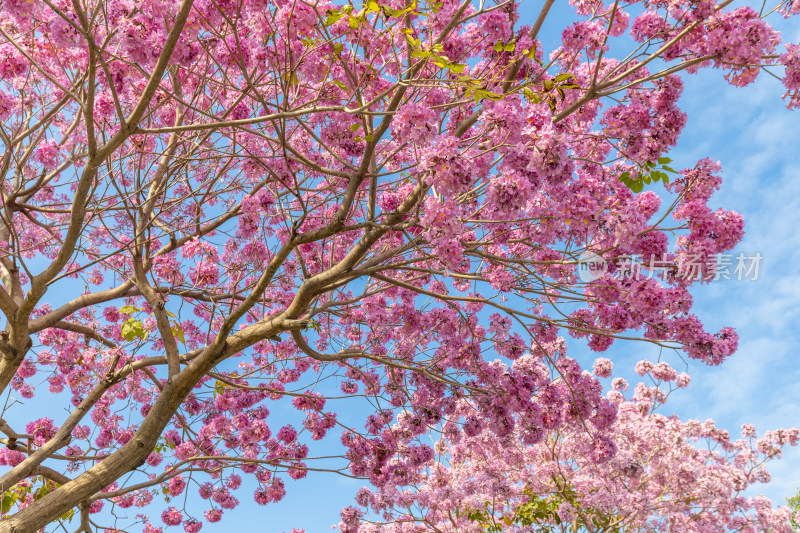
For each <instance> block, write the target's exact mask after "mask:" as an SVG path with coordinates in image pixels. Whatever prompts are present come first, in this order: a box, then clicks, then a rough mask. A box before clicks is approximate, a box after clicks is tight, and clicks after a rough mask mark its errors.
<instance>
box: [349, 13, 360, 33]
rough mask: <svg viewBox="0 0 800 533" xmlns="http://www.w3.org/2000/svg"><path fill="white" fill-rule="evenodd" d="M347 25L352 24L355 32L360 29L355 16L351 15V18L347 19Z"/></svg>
mask: <svg viewBox="0 0 800 533" xmlns="http://www.w3.org/2000/svg"><path fill="white" fill-rule="evenodd" d="M347 23H348V24H350V27H351V28H352V29H354V30H357V29H358V24H359V22H358V19H357V18H356V17H354V16H352V15H351V16H349V17H348V18H347Z"/></svg>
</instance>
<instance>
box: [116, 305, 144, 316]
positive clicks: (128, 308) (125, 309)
mask: <svg viewBox="0 0 800 533" xmlns="http://www.w3.org/2000/svg"><path fill="white" fill-rule="evenodd" d="M136 311H141V309H139V308H138V307H134V306H132V305H123V306H122V307H120V308H119V312H120V313H123V314H125V315H132V314H133V313H135V312H136Z"/></svg>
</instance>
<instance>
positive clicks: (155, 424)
mask: <svg viewBox="0 0 800 533" xmlns="http://www.w3.org/2000/svg"><path fill="white" fill-rule="evenodd" d="M730 3H731V0H725V1H722V2H719V3H717V2H714V1H711V0H657V1H656V0H647V1H626V2H620V1H614V2H611V3H603V2H600V1H598V0H574V1H572V2H571V4H572V5H573V6H574V8H575V12H576V17H577V20H578V22H576V23H574V24H572V25H570V26H569V27H567V28H565V29H564V30H563V33H562V43H561V45H560V46H559V47H558V48H557V49H555V50H546V49H544V47H543V45H542V44H541V42H540V41H539V40H538V36H539V33H540V30H541V29H542V28H543V26H544V25H545V24H552V23H553V21H552V20H551V19H549V18H548V14H549V12H550V9H551V7H552V6H553V4H554V0H545V1H543V2H541V3H539V2H537V3H536V6H535V12H534V13H533V14H531V13H529V12H522V11H520V9H519V8H520V6H519V5H517V3H515V2H513V1H510V0H509V1H502V2H485V1H480V2H471V1H469V0H464V1H452V0H442V1H439V2H422V1H409V2H406V1H405V0H377V1H375V0H370V1H368V2H365V3H364V5H363V6H360V5H355V6H354V5H349V4H345V5H342V4H340V3H336V2H329V1H316V0H275V1H266V0H225V1H214V0H183V1H181V2H178V1H174V0H162V1H142V2H132V1H129V0H96V1H86V2H81V1H80V0H74V1H72V2H67V1H62V0H57V1H54V0H33V1H28V0H0V141H2V143H3V145H4V151H3V154H2V157H1V158H0V176H2V184H1V185H0V187H1V188H0V193H2V222H1V223H0V245H2V247H3V252H2V256H1V257H0V274H2V276H0V277H1V278H2V287H0V311H2V313H3V316H4V322H3V326H4V329H3V331H2V333H0V352H2V357H1V358H0V390H4V391H11V392H13V394H14V395H15V396H19V397H21V398H23V399H31V398H34V397H36V398H37V399H39V400H40V404H41V405H42V406H43V407H42V409H49V411H47V412H42V409H38V408H37V409H36V410H35V411H34V410H26V411H25V412H20V411H21V410H20V409H19V408H16V409H15V407H14V406H13V405H12V406H11V407H10V408H9V409H8V412H7V413H6V412H4V413H3V418H2V419H0V431H2V432H3V433H4V434H5V437H4V438H3V439H2V440H0V442H2V444H3V446H4V447H3V448H2V450H0V463H2V464H3V465H5V466H6V467H7V468H6V469H5V471H4V472H3V474H2V476H1V477H0V492H1V493H2V494H3V500H2V512H3V513H4V514H5V515H6V516H5V519H4V520H0V532H6V531H8V532H11V531H14V532H27V531H36V530H39V529H40V528H43V527H45V526H46V525H47V524H49V523H51V522H54V521H59V520H60V521H66V522H70V521H72V520H73V519H77V522H79V524H80V525H79V528H80V530H82V531H87V532H89V531H95V530H98V529H101V530H102V529H109V530H114V529H115V528H116V527H117V526H116V525H114V524H106V523H104V522H103V520H104V518H103V517H104V516H105V515H104V514H103V513H100V511H101V510H102V509H103V508H105V509H106V510H108V509H111V510H114V509H128V508H131V507H136V508H142V511H141V514H140V515H138V516H139V517H138V518H137V520H139V524H138V526H137V527H139V528H143V530H144V531H148V532H155V531H158V530H160V528H162V527H170V526H177V525H179V524H180V525H183V527H184V529H185V530H186V531H187V532H190V533H191V532H194V531H197V530H199V529H200V528H201V526H202V524H203V522H205V521H208V522H216V521H219V520H220V519H221V517H222V515H223V513H225V512H228V511H229V510H232V509H234V508H235V507H236V506H237V504H238V503H239V498H245V497H246V498H255V501H256V502H258V503H259V504H268V503H270V502H275V501H278V500H280V499H281V498H282V497H283V496H284V494H285V491H286V490H288V489H289V487H288V486H287V485H288V484H289V479H298V478H302V477H304V476H305V475H306V473H307V472H308V471H309V470H336V471H339V472H340V473H344V474H346V475H351V476H357V477H361V478H365V479H367V480H368V481H369V482H370V483H371V484H372V486H373V487H374V488H375V489H376V490H377V491H382V493H383V494H385V495H387V496H386V497H387V498H399V499H397V500H394V501H391V502H386V508H387V509H388V508H390V507H391V506H392V505H399V504H401V503H402V501H404V500H402V493H401V492H399V491H392V487H404V486H407V485H408V484H410V483H412V482H414V480H418V479H420V476H423V473H424V472H426V471H428V469H430V468H431V467H432V466H433V465H435V464H436V459H437V456H436V454H437V451H436V450H434V448H432V447H431V446H429V445H428V444H425V443H424V439H422V436H430V435H432V434H437V433H440V434H445V435H452V436H453V438H456V437H455V435H460V433H461V432H463V433H464V434H465V435H466V436H467V437H468V438H475V439H480V438H486V437H485V436H486V435H490V434H491V435H494V438H496V439H500V440H501V441H503V442H506V441H509V442H510V441H511V440H514V439H518V441H519V443H521V444H520V446H529V447H531V450H539V449H541V446H542V443H544V442H550V441H549V440H548V439H551V437H550V436H552V435H555V434H556V433H558V432H561V433H560V434H563V435H564V440H562V441H559V442H563V443H564V444H563V446H566V447H567V448H569V450H568V451H567V452H565V453H571V454H573V460H574V461H576V462H577V463H580V465H581V468H584V466H582V465H583V463H584V462H585V461H587V460H588V461H590V462H591V463H592V464H597V465H601V464H605V463H607V462H608V461H611V460H612V459H613V457H615V449H620V448H621V447H623V445H622V444H620V443H616V444H615V441H614V439H615V438H617V437H619V436H620V435H621V434H623V433H624V432H625V431H627V430H626V429H625V428H623V427H621V426H619V425H616V426H615V425H614V419H615V417H616V416H617V415H616V413H617V411H618V410H619V409H620V408H621V407H620V406H624V405H627V404H625V403H624V402H623V403H620V401H612V400H610V399H608V398H605V397H603V395H602V390H601V389H602V387H601V386H600V384H599V382H598V381H597V379H596V378H595V377H594V376H593V375H590V374H587V373H585V372H583V371H582V370H581V369H580V367H579V365H578V364H577V363H576V362H575V361H574V360H573V359H570V358H568V357H567V355H566V353H565V347H564V343H563V339H562V338H561V337H560V335H562V334H565V333H568V334H570V335H573V336H575V337H578V338H586V339H588V341H587V343H588V346H589V348H591V349H592V350H595V351H604V350H606V349H608V348H609V346H610V345H611V344H612V343H613V342H614V340H615V339H617V338H626V339H631V338H633V339H639V340H641V341H642V342H647V343H653V344H656V345H659V346H663V347H667V348H674V349H681V350H683V351H684V352H685V353H686V354H687V355H688V356H689V357H691V358H693V359H697V360H700V361H703V362H705V363H708V364H711V365H717V364H720V363H721V362H722V361H724V359H725V358H726V357H727V356H729V355H730V354H731V353H732V352H733V351H734V350H735V349H736V344H737V336H736V333H735V332H734V331H733V330H732V329H730V328H724V329H722V330H721V331H719V332H717V333H712V332H707V331H705V329H704V328H703V325H702V323H701V321H700V319H699V318H698V317H697V316H695V315H694V314H692V312H691V306H692V300H691V295H690V289H691V287H692V285H694V284H696V283H703V282H707V281H710V280H712V279H713V278H714V258H715V254H718V253H722V252H725V251H727V250H730V249H732V248H733V246H734V245H735V244H736V243H737V242H738V241H739V240H740V239H741V237H742V234H743V221H742V217H741V216H740V215H739V214H738V213H735V212H732V211H727V210H724V209H716V210H714V209H711V208H710V207H709V206H708V205H707V204H708V200H709V198H710V197H711V194H712V193H713V192H714V190H715V189H716V188H718V187H719V184H720V168H719V166H718V165H717V164H715V163H713V162H712V161H711V160H708V159H704V160H701V161H698V162H697V163H696V164H694V165H691V166H689V167H688V168H685V169H673V168H671V167H670V166H669V163H670V162H671V161H670V160H669V158H668V157H667V155H666V154H667V153H668V151H669V149H670V148H671V147H673V146H675V144H676V143H677V140H678V137H679V135H680V132H681V129H682V127H683V125H684V123H685V121H686V116H685V115H684V113H683V112H682V111H681V110H680V109H679V107H678V100H679V98H680V95H681V92H682V82H681V78H680V74H681V72H683V71H687V72H692V71H695V70H698V69H701V68H708V67H711V68H717V69H720V70H721V71H722V72H723V73H724V77H725V79H726V80H727V81H728V82H730V83H733V84H735V85H745V84H747V83H750V82H752V81H753V80H754V79H755V77H756V76H757V75H758V74H759V72H761V71H762V70H768V69H770V68H773V67H775V68H778V69H779V68H780V67H781V66H785V69H784V71H783V74H782V80H783V83H784V85H785V88H786V91H787V92H786V94H785V98H786V99H787V102H788V105H789V106H790V107H797V106H798V105H800V55H799V54H800V47H798V46H797V45H793V44H788V45H786V46H785V48H782V46H783V45H781V42H780V35H779V33H778V32H776V31H774V30H773V29H772V28H771V26H770V25H769V24H768V23H767V22H766V21H765V20H764V19H765V18H766V17H767V16H779V15H780V14H782V15H784V16H787V17H788V16H790V15H794V14H797V13H798V11H800V3H799V2H797V1H793V2H787V1H784V2H781V3H780V4H779V5H777V6H775V9H774V10H772V11H767V10H765V9H762V10H761V11H757V10H755V9H752V8H750V7H739V8H735V9H733V8H730V7H729V4H730ZM626 36H628V37H626ZM630 38H632V39H633V41H634V44H633V45H632V46H633V48H632V49H630V50H623V51H619V50H617V48H619V47H622V48H625V47H627V46H628V45H629V43H630V42H631V41H630ZM612 50H613V55H612ZM776 73H778V75H781V74H780V71H779V70H776ZM661 182H663V185H661V184H660V183H661ZM662 186H663V187H666V191H667V193H666V194H662V196H663V197H664V198H666V199H667V202H666V204H668V205H663V206H662V198H661V197H660V196H659V194H658V193H657V192H655V191H657V190H660V188H661V187H662ZM645 189H646V190H645ZM670 235H672V236H675V240H674V242H673V243H671V242H670ZM671 244H674V246H671ZM589 252H591V253H592V254H594V255H596V256H598V257H601V258H603V260H604V261H607V263H606V264H605V265H606V268H605V270H604V273H603V275H598V276H597V277H595V278H594V279H593V280H591V281H590V282H588V283H582V281H581V280H580V279H579V278H578V277H577V276H576V270H575V267H576V265H577V264H578V263H579V259H580V258H581V256H582V255H584V254H586V253H589ZM626 257H627V258H639V259H629V260H627V261H623V260H622V259H623V258H626ZM687 265H690V266H691V268H689V267H688V266H687ZM627 270H636V271H638V272H644V273H647V275H636V276H631V275H625V272H626V271H627ZM603 365H605V366H603ZM661 370H665V369H663V368H662V369H661ZM608 371H610V367H609V366H608V364H607V363H603V364H602V365H601V367H600V369H599V370H598V371H597V372H598V374H597V375H601V374H604V373H607V372H608ZM359 399H360V400H363V401H364V402H365V405H366V406H371V407H370V409H371V411H372V412H371V413H370V414H369V415H368V416H366V420H364V421H362V422H363V423H359V424H352V423H351V424H345V423H344V422H342V421H341V420H340V418H342V416H341V413H342V412H343V411H344V410H346V409H347V406H348V405H350V402H352V401H358V400H359ZM284 403H285V404H291V406H292V408H293V411H294V412H295V415H294V417H295V421H294V422H292V423H290V422H287V421H284V420H282V419H281V417H278V416H276V415H275V414H272V415H271V414H270V406H273V404H276V405H277V406H280V405H282V404H284ZM65 408H66V411H67V413H66V414H64V413H65ZM273 410H274V409H273ZM284 411H285V410H284ZM623 413H624V409H623ZM43 415H44V416H43ZM622 420H623V421H624V423H625V424H630V425H632V426H633V429H631V431H634V430H635V431H646V429H647V428H648V427H650V426H651V425H652V424H657V423H658V422H655V420H656V419H654V418H645V419H643V420H639V419H636V418H630V417H628V418H625V416H623V418H622ZM668 425H669V426H670V428H667V429H664V431H671V432H673V433H675V434H681V432H683V431H684V429H682V428H684V425H680V423H679V422H675V421H673V422H669V424H668ZM673 426H675V427H673ZM626 427H627V426H626ZM580 428H583V432H582V433H581V432H580ZM332 430H334V432H335V433H336V434H341V443H342V445H343V446H344V450H345V451H344V454H343V457H344V459H346V464H345V466H344V467H339V466H335V467H334V466H331V465H330V464H329V462H327V461H326V460H317V459H314V456H313V454H312V450H311V447H310V446H313V445H314V442H313V441H318V440H321V439H323V438H324V437H325V436H326V434H328V433H329V432H331V431H332ZM687 431H688V430H687ZM487 432H488V433H487ZM481 436H484V437H481ZM447 438H450V437H447ZM570 439H573V440H575V441H576V442H577V441H580V440H581V439H582V440H583V441H585V442H583V445H585V446H584V448H581V447H580V446H578V445H577V444H571V442H572V441H571V440H570ZM428 440H430V439H428ZM514 442H516V440H514ZM558 446H562V444H558ZM587 446H588V447H587ZM590 448H591V449H590ZM525 453H527V452H525ZM531 453H537V452H535V451H532V452H531ZM501 459H502V457H501V458H498V459H497V460H501ZM470 460H472V459H470ZM577 463H576V464H577ZM598 468H601V467H599V466H598ZM598 475H601V474H598ZM243 476H245V477H247V478H248V479H249V481H248V483H255V484H257V488H256V489H255V491H254V492H253V491H252V490H251V491H249V493H247V494H245V493H244V489H242V488H241V487H242V485H243ZM520 479H521V481H520V483H523V481H522V478H520ZM404 490H405V489H404ZM186 494H191V496H192V497H196V496H199V497H200V498H201V499H205V500H208V502H207V504H208V505H207V508H206V511H205V512H204V515H202V516H201V515H198V516H192V515H190V514H189V513H188V512H187V511H186V510H185V509H183V508H181V506H180V505H179V504H176V503H175V502H176V501H179V500H174V501H171V502H170V504H167V505H164V506H163V508H162V509H161V510H158V511H154V509H155V506H154V504H153V503H152V502H153V499H154V497H155V496H156V495H157V496H158V498H161V497H162V496H163V497H166V498H176V497H178V496H181V495H186ZM718 503H719V505H728V504H730V505H734V506H735V505H738V504H737V503H735V502H731V501H729V500H726V499H724V498H723V499H720V500H719V502H718ZM381 505H383V504H381ZM576 509H577V508H576ZM360 520H361V519H360V518H359V516H358V513H357V512H355V511H351V510H349V509H348V510H346V511H345V520H344V521H343V528H344V529H347V528H351V529H352V527H358V525H357V524H358V522H360ZM74 523H75V522H73V526H72V527H75V526H74ZM354 524H355V526H354ZM67 525H68V524H67ZM391 527H394V526H391ZM397 527H405V526H402V525H398V526H397Z"/></svg>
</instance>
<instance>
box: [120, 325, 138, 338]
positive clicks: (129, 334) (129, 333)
mask: <svg viewBox="0 0 800 533" xmlns="http://www.w3.org/2000/svg"><path fill="white" fill-rule="evenodd" d="M120 334H121V335H122V338H123V339H125V340H126V341H132V340H133V339H134V338H135V337H136V334H134V332H133V326H131V324H130V322H125V323H124V324H122V330H121V331H120Z"/></svg>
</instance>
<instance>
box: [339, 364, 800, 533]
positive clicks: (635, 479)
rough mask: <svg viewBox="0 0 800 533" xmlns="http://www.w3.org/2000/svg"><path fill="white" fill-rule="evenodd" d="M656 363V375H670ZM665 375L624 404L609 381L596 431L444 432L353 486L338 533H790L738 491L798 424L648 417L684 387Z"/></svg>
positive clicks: (623, 387) (619, 386) (762, 477)
mask: <svg viewBox="0 0 800 533" xmlns="http://www.w3.org/2000/svg"><path fill="white" fill-rule="evenodd" d="M523 360H524V357H523V358H520V359H518V360H517V361H516V362H515V365H516V364H518V362H520V361H523ZM659 365H661V371H662V373H663V372H664V371H669V370H670V367H669V365H667V364H666V363H659ZM645 366H646V365H645ZM656 366H657V365H656ZM601 368H602V366H601ZM669 373H670V374H672V376H667V378H663V377H659V376H658V375H659V370H658V369H655V368H654V369H653V371H652V372H651V375H652V377H653V378H654V379H655V383H656V384H657V385H658V386H647V385H645V384H644V383H640V384H638V385H637V386H636V388H635V391H634V393H633V394H632V396H631V397H630V398H629V399H626V398H625V396H624V392H625V391H627V389H628V384H627V382H626V381H625V380H624V379H622V378H616V379H615V380H614V385H613V390H611V391H610V392H609V393H608V399H609V400H610V401H611V403H612V404H613V405H614V406H615V408H616V409H615V410H609V411H608V412H609V415H607V418H606V420H607V421H608V422H607V423H606V424H603V426H604V427H603V430H604V432H603V433H602V434H598V433H597V432H596V430H597V429H598V428H599V426H601V425H600V424H598V423H597V422H596V421H594V420H592V421H591V423H590V426H591V427H592V430H593V431H587V430H586V428H585V427H582V426H581V425H568V424H567V425H561V426H559V427H557V428H554V429H552V430H545V431H544V435H543V436H542V437H541V438H540V439H538V441H537V442H536V443H535V444H531V442H530V436H529V433H528V432H527V428H525V427H524V426H522V427H519V428H518V429H515V431H514V432H513V433H512V434H511V435H509V436H508V437H507V438H504V439H498V438H497V437H496V435H494V434H493V433H492V432H491V431H489V430H484V431H481V432H477V433H474V432H469V431H467V430H466V428H465V429H464V431H455V430H453V431H449V432H444V433H443V435H442V438H441V439H440V440H439V441H438V442H437V445H436V448H437V450H436V451H437V452H438V460H437V461H433V462H432V463H431V464H430V465H428V467H427V470H426V471H425V472H421V473H420V475H419V476H418V477H417V479H415V480H414V482H413V483H412V484H409V485H410V486H400V485H398V486H392V485H383V486H381V487H379V488H378V490H370V489H368V488H366V487H365V488H362V489H361V491H360V492H359V493H358V495H357V497H356V500H357V503H358V504H360V506H361V507H358V508H357V507H351V508H350V509H349V510H348V511H347V512H345V513H343V518H345V520H344V521H343V523H342V524H341V526H342V527H340V529H341V530H342V531H356V530H357V531H359V532H375V531H384V530H389V531H397V532H405V531H408V532H414V531H453V532H454V531H463V532H476V533H477V532H492V533H499V532H513V531H519V532H523V531H542V532H544V531H548V532H565V533H566V532H573V531H587V532H593V533H601V532H623V531H624V532H642V533H644V532H662V531H663V532H670V531H682V532H684V531H685V532H687V533H688V532H698V533H699V532H705V531H715V532H725V531H752V532H755V531H759V532H765V533H791V531H793V529H792V521H791V520H792V506H791V505H790V506H789V507H780V508H773V507H772V505H771V502H770V501H769V500H768V499H767V498H765V497H763V496H756V497H747V496H745V495H744V492H745V490H746V489H748V488H749V487H750V486H752V485H753V484H755V483H762V482H767V481H769V473H768V472H767V471H766V470H765V468H764V466H765V463H766V462H767V461H768V460H771V459H775V458H778V457H780V455H781V448H782V447H784V446H786V445H792V446H795V445H797V444H798V441H800V430H798V429H797V428H793V429H790V430H778V431H771V432H767V433H766V434H765V435H764V436H763V437H762V438H758V437H757V435H756V433H755V428H754V427H753V426H752V425H749V424H745V425H744V426H743V427H742V431H741V438H739V439H736V440H733V439H731V436H730V434H729V432H728V431H725V430H722V429H720V428H718V427H716V425H715V424H714V423H713V421H711V420H708V421H706V422H704V423H701V422H698V421H696V420H693V421H688V422H681V421H680V420H679V419H678V418H677V417H675V416H671V417H667V416H664V415H661V414H658V413H656V412H654V410H655V409H656V408H658V407H660V406H661V405H662V404H663V402H664V401H665V399H666V396H667V393H668V392H669V391H670V390H674V387H675V386H678V387H682V386H684V385H682V383H685V378H684V379H682V380H677V379H676V378H677V376H676V373H675V372H674V371H672V372H669ZM598 375H599V374H598V373H597V372H596V373H595V376H598ZM586 377H588V376H586ZM568 383H569V378H565V380H564V382H562V383H560V384H559V385H560V386H561V387H562V389H566V385H568ZM565 392H566V391H565ZM463 404H464V405H463V406H462V408H463V409H465V412H469V411H470V409H471V407H469V406H468V405H466V404H467V402H466V401H465V402H463ZM411 487H413V489H412V488H411ZM790 503H791V502H790ZM356 518H358V519H359V520H356ZM347 519H350V521H349V522H348V521H347ZM386 524H391V526H392V527H386Z"/></svg>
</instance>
